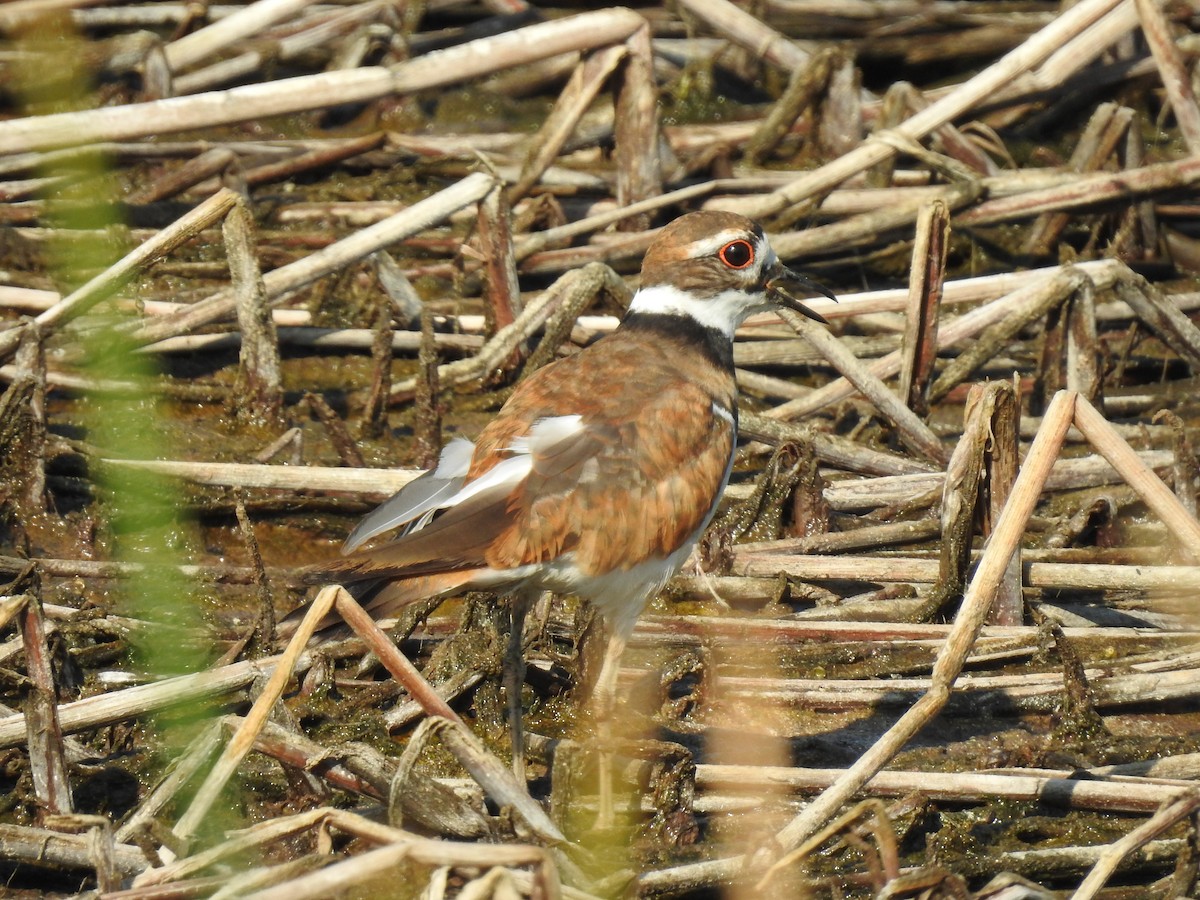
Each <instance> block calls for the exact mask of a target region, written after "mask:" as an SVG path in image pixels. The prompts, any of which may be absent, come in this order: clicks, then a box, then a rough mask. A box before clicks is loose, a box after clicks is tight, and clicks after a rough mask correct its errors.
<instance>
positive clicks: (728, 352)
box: [620, 307, 733, 374]
mask: <svg viewBox="0 0 1200 900" xmlns="http://www.w3.org/2000/svg"><path fill="white" fill-rule="evenodd" d="M620 330H621V331H625V332H632V333H635V334H638V335H644V336H649V337H650V338H652V339H653V341H654V343H655V345H656V346H661V347H662V349H663V352H674V351H676V350H679V351H682V352H684V353H692V354H695V353H698V354H700V355H701V356H703V357H704V358H705V359H706V360H707V361H708V362H710V363H712V364H713V365H714V366H716V367H717V368H719V369H721V370H722V371H725V372H729V373H731V374H732V372H733V340H732V337H731V336H730V335H729V334H727V333H726V332H724V331H723V330H721V329H719V328H714V327H712V326H711V325H706V324H704V323H702V322H697V321H696V320H695V319H694V318H692V317H691V316H689V315H687V314H686V313H674V312H643V311H641V310H638V309H637V308H636V307H630V310H629V312H628V313H627V314H626V315H625V318H624V319H622V320H621V326H620Z"/></svg>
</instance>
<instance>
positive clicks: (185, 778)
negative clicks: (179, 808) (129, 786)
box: [116, 721, 222, 842]
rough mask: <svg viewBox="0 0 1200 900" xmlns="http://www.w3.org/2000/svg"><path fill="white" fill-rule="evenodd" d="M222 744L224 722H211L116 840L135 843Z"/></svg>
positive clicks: (126, 823)
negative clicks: (135, 839)
mask: <svg viewBox="0 0 1200 900" xmlns="http://www.w3.org/2000/svg"><path fill="white" fill-rule="evenodd" d="M221 743H222V734H221V723H220V722H219V721H213V722H209V723H208V724H207V725H205V727H204V730H203V731H201V732H200V734H198V735H197V736H196V737H195V739H193V741H192V742H191V744H189V745H188V748H187V750H185V751H184V753H183V755H181V756H180V757H179V758H177V759H176V760H175V761H174V762H173V763H172V764H171V771H170V772H169V773H168V774H167V775H166V777H164V778H163V779H162V781H160V782H159V783H158V784H156V785H155V786H154V789H153V790H152V791H151V792H150V794H149V795H148V796H147V797H146V798H145V799H144V800H143V801H142V802H141V804H140V805H139V806H138V808H137V811H136V812H134V814H133V815H132V816H130V817H129V819H128V820H127V821H126V822H125V823H124V824H123V825H121V827H120V828H119V829H117V834H116V839H117V840H118V841H121V842H125V841H132V840H133V839H134V838H135V837H137V835H139V834H141V833H142V832H143V831H145V830H146V829H147V826H149V825H150V823H151V822H153V821H154V820H155V819H157V818H158V816H159V814H160V813H161V812H162V811H163V810H164V809H165V808H166V807H167V805H168V804H169V803H171V802H172V801H173V800H174V799H175V797H176V795H177V794H178V793H179V792H180V790H182V789H183V787H184V786H185V785H186V784H187V783H188V782H189V781H191V780H192V778H193V777H194V776H195V775H196V773H197V772H199V771H200V770H201V768H203V767H204V765H205V764H206V763H207V762H208V760H209V759H210V758H211V757H212V755H213V754H214V753H215V752H216V750H217V747H218V746H220V744H221Z"/></svg>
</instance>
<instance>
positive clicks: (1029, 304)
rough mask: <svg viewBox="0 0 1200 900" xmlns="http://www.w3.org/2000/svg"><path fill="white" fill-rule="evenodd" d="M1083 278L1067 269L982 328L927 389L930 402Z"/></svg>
mask: <svg viewBox="0 0 1200 900" xmlns="http://www.w3.org/2000/svg"><path fill="white" fill-rule="evenodd" d="M1085 278H1086V276H1085V275H1083V274H1081V273H1079V272H1077V271H1075V270H1073V269H1070V268H1067V269H1063V270H1062V271H1061V272H1059V273H1057V274H1056V275H1054V276H1053V277H1052V278H1051V279H1050V280H1049V281H1048V282H1046V283H1045V284H1044V285H1043V286H1042V289H1041V290H1038V291H1034V292H1029V293H1028V294H1027V295H1026V297H1025V299H1024V302H1022V303H1019V304H1018V303H1014V304H1011V305H1010V307H1009V312H1008V314H1007V315H1006V316H1005V317H1004V318H1003V319H1002V320H1000V321H999V322H997V323H996V324H994V325H991V326H989V327H988V328H985V329H984V330H983V332H982V333H981V334H980V335H979V337H978V339H977V340H976V341H974V342H972V344H971V345H970V346H969V347H968V348H967V349H966V350H964V351H963V352H962V353H960V354H959V355H958V356H956V357H955V358H954V359H952V360H951V361H950V362H949V364H947V366H946V367H945V368H944V369H943V370H942V374H941V375H939V376H938V378H937V380H936V381H935V382H934V383H933V384H932V385H931V386H930V388H929V400H930V402H934V403H936V402H937V401H938V400H941V399H942V398H943V397H945V396H946V395H947V394H948V393H950V391H951V390H953V389H954V387H955V386H957V385H958V384H959V383H961V382H963V381H965V380H966V379H967V378H968V377H969V376H970V375H971V373H972V372H974V371H975V370H976V369H977V368H979V367H980V366H981V365H983V364H984V363H985V362H987V361H988V360H989V359H991V358H992V357H993V356H995V355H996V354H997V353H999V352H1000V351H1001V350H1002V349H1003V348H1004V347H1005V346H1006V345H1007V343H1008V342H1009V340H1011V338H1012V337H1013V335H1015V334H1016V333H1017V332H1019V331H1020V330H1021V329H1022V328H1024V327H1025V326H1026V325H1028V324H1029V323H1030V322H1033V321H1036V320H1038V319H1040V318H1042V317H1044V316H1045V315H1046V314H1047V313H1048V312H1049V311H1050V310H1051V309H1052V308H1053V307H1055V306H1057V305H1059V304H1061V303H1062V302H1063V301H1064V300H1066V299H1067V298H1068V297H1069V296H1071V294H1073V293H1074V292H1075V291H1077V290H1079V287H1080V285H1082V284H1083V281H1084V279H1085Z"/></svg>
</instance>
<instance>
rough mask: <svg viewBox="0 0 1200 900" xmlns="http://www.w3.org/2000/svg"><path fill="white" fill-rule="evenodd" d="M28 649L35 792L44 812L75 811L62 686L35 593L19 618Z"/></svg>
mask: <svg viewBox="0 0 1200 900" xmlns="http://www.w3.org/2000/svg"><path fill="white" fill-rule="evenodd" d="M18 622H19V624H20V630H21V642H22V645H23V646H24V649H25V668H26V671H27V674H28V675H29V681H30V684H31V690H30V693H29V697H28V699H27V700H26V703H25V721H26V726H27V735H28V740H27V746H28V748H29V768H30V771H31V773H32V775H33V792H34V796H35V797H36V798H37V802H38V807H39V808H40V809H41V811H42V813H43V815H45V814H50V815H60V814H66V813H70V812H71V811H72V801H71V782H70V779H68V777H67V760H66V755H65V754H64V752H63V733H62V728H61V727H60V726H59V722H58V690H57V688H56V687H55V684H54V670H53V668H52V666H51V662H50V648H49V646H48V645H47V643H46V626H45V622H44V620H43V619H42V602H41V600H40V599H38V597H37V596H36V595H34V594H30V595H28V596H26V597H25V603H24V607H23V608H22V609H21V611H20V617H19V619H18Z"/></svg>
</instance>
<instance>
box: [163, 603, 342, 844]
mask: <svg viewBox="0 0 1200 900" xmlns="http://www.w3.org/2000/svg"><path fill="white" fill-rule="evenodd" d="M344 593H345V591H344V590H343V589H342V588H341V587H340V586H339V585H330V586H329V587H326V588H323V589H322V590H321V592H320V593H318V594H317V596H316V598H315V599H314V600H313V602H312V606H311V607H310V608H309V610H308V612H306V613H305V615H304V619H303V620H302V621H301V622H300V625H299V627H298V628H297V629H296V633H295V634H294V635H293V636H292V639H291V640H290V641H289V642H288V646H287V649H286V650H284V652H283V653H282V654H281V655H280V656H279V657H278V661H277V662H276V664H275V668H274V670H273V671H272V672H271V677H270V678H269V679H267V683H266V685H264V686H263V689H262V693H261V694H259V696H258V698H257V699H256V700H255V701H254V705H253V706H252V707H251V708H250V711H249V712H248V713H247V714H246V718H245V721H244V722H243V724H242V728H241V729H239V730H238V732H237V733H236V734H234V735H233V736H232V737H231V738H230V740H229V743H228V744H226V746H225V749H224V751H223V752H222V753H221V756H220V758H219V759H218V760H217V762H216V764H215V765H214V766H213V767H212V770H211V771H210V772H209V773H208V777H207V778H205V779H204V783H203V784H201V785H200V788H199V789H198V790H197V791H196V796H195V797H194V798H193V799H192V803H191V805H190V806H189V807H188V808H187V811H186V812H184V814H183V815H182V816H180V817H179V821H178V822H176V823H175V827H174V828H173V829H171V830H172V831H173V832H174V833H175V835H176V836H178V837H179V838H180V839H181V840H183V841H185V842H186V841H188V840H189V839H190V838H191V837H192V836H193V835H194V834H195V833H196V829H197V828H198V827H199V826H200V823H201V822H202V821H203V820H204V817H205V816H207V815H208V813H209V811H210V810H211V809H212V806H213V804H214V803H216V802H217V798H218V797H219V796H220V793H221V791H222V790H224V788H225V785H226V783H228V781H229V779H230V778H232V777H233V773H234V772H235V771H236V770H237V767H238V766H239V765H240V764H241V761H242V760H243V759H244V758H245V756H246V754H247V753H249V752H250V750H251V749H252V748H253V747H254V741H255V739H256V738H257V737H258V733H259V731H261V730H262V726H263V723H265V722H266V721H267V717H268V716H269V715H270V714H271V708H272V707H273V706H274V705H275V704H276V703H277V702H278V700H279V698H280V697H281V696H283V689H284V688H285V687H287V683H288V681H290V680H291V678H292V676H293V674H294V670H295V667H296V661H297V660H298V659H299V658H300V654H301V653H303V652H304V647H305V645H306V644H308V639H309V638H310V637H312V635H313V632H314V631H316V629H317V626H318V625H319V624H320V623H321V620H322V619H324V618H325V616H326V614H327V613H328V612H329V611H330V609H331V608H332V607H333V604H334V602H335V601H336V600H337V599H338V597H339V594H344Z"/></svg>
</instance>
